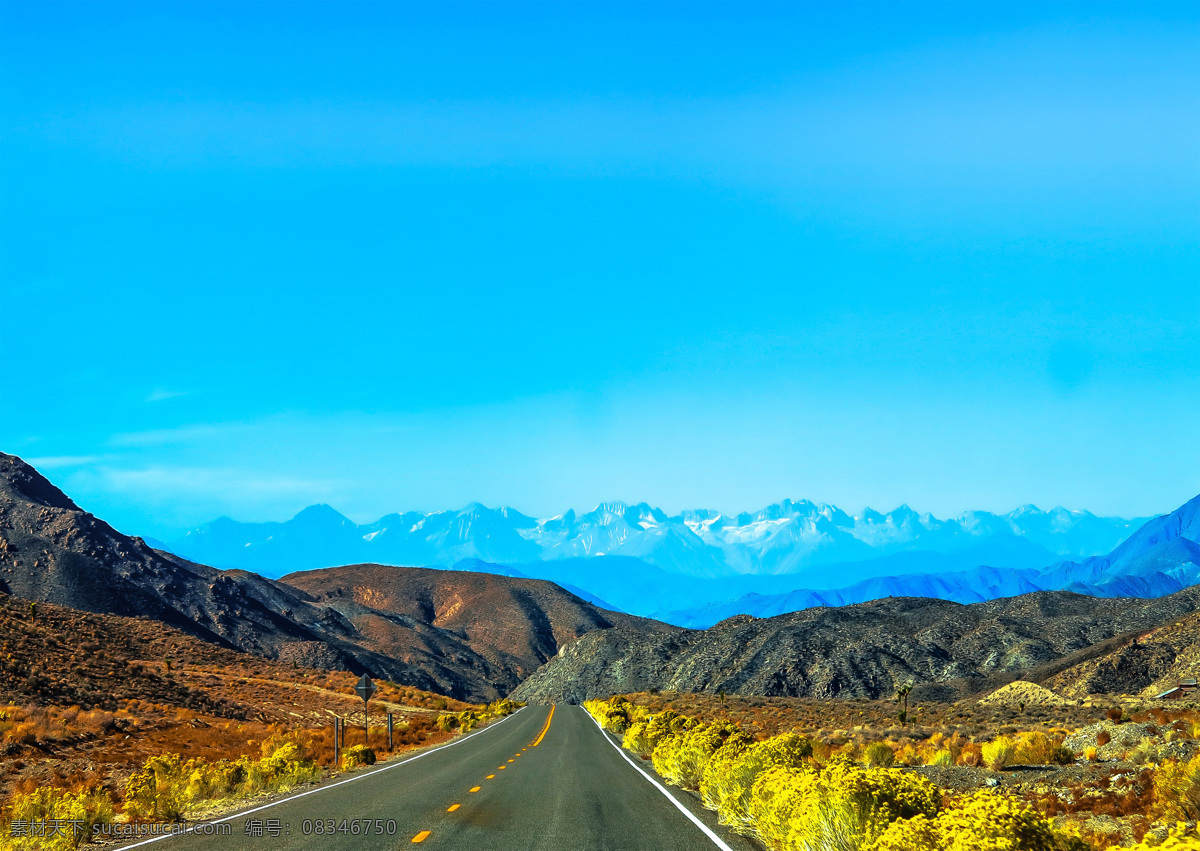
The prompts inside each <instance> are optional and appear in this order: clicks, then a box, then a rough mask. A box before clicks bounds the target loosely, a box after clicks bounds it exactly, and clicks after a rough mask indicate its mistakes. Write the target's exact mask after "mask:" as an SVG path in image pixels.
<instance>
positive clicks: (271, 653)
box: [0, 453, 639, 701]
mask: <svg viewBox="0 0 1200 851" xmlns="http://www.w3.org/2000/svg"><path fill="white" fill-rule="evenodd" d="M346 570H350V571H357V573H354V574H353V575H351V574H348V573H346V572H344V571H346ZM409 570H410V569H408V568H378V567H368V566H361V567H359V568H346V569H343V572H340V573H339V572H337V571H334V572H331V573H330V574H329V581H328V583H326V582H325V580H323V579H322V578H321V577H320V576H319V575H318V574H320V573H321V572H319V571H317V572H310V573H308V574H297V575H294V576H293V577H291V578H292V579H293V580H294V581H295V582H297V583H299V584H300V585H301V586H303V587H292V586H291V585H288V584H285V583H283V582H278V581H274V580H269V579H264V578H262V577H260V576H258V575H256V574H253V573H248V572H246V571H240V570H228V571H226V570H217V569H215V568H212V567H208V566H205V565H201V564H195V563H193V562H189V561H186V560H184V559H181V558H179V557H177V556H173V555H171V554H169V553H165V552H162V551H159V550H154V549H152V548H151V547H149V546H147V545H146V543H145V542H144V541H142V540H141V539H140V538H133V537H129V536H126V535H123V534H121V533H120V532H118V531H116V530H115V529H113V528H112V527H111V526H109V525H108V524H107V523H105V522H104V521H103V520H100V519H98V518H96V517H94V516H92V515H91V514H89V513H87V512H86V511H84V510H82V509H81V508H80V507H79V506H77V505H76V504H75V503H74V502H72V501H71V499H70V498H69V497H67V495H66V494H64V493H63V492H62V491H60V490H59V489H58V488H56V487H55V486H54V485H53V484H51V483H50V482H49V481H47V480H46V479H45V478H44V477H43V476H42V475H41V474H40V473H38V472H37V471H36V470H35V469H34V468H33V467H31V466H30V465H28V464H26V463H25V462H24V461H22V460H21V459H20V458H18V457H16V456H13V455H6V454H3V453H0V592H2V593H5V594H11V595H14V596H16V597H19V598H23V599H25V600H29V601H40V602H43V603H53V604H56V605H60V606H66V607H70V608H72V609H76V610H81V611H85V612H96V613H105V614H112V615H121V616H127V617H144V618H150V619H152V620H155V621H159V622H162V623H165V624H167V625H170V626H172V627H174V628H177V629H179V630H181V631H182V632H184V633H187V634H189V635H192V636H195V637H197V638H200V639H203V640H205V641H208V642H212V643H214V644H217V645H219V646H223V647H226V648H236V649H239V650H243V651H246V652H248V653H253V654H257V655H259V656H263V657H267V658H269V659H276V660H280V661H282V662H284V663H287V664H298V665H301V666H310V667H321V668H336V669H345V670H349V671H353V672H355V673H362V672H369V673H371V674H373V675H375V676H378V677H383V678H386V679H389V680H392V681H395V682H397V683H403V684H406V685H411V686H415V687H417V688H421V689H427V690H430V691H436V692H439V693H442V694H447V695H451V696H453V697H458V698H464V699H472V700H485V701H486V700H492V699H495V698H497V697H500V696H502V695H503V694H504V693H505V692H507V691H509V690H511V689H512V688H514V687H515V686H516V685H517V683H518V682H519V681H520V679H521V677H522V676H523V675H524V674H525V673H527V672H530V671H533V670H534V669H535V668H537V667H538V665H540V664H541V663H542V662H544V661H545V660H546V659H547V658H549V657H550V656H551V655H553V654H554V653H555V652H556V651H557V649H558V646H559V643H560V642H562V641H564V640H571V639H574V638H576V637H578V636H579V635H582V634H583V633H584V632H586V631H588V630H590V629H605V628H607V627H609V626H612V625H613V624H615V623H620V624H623V625H625V626H626V627H628V628H633V629H636V628H637V627H636V626H635V624H637V623H638V622H639V621H638V619H636V618H631V617H628V616H621V615H615V614H613V613H611V612H606V611H604V610H601V609H598V608H596V607H594V606H592V605H591V604H590V603H587V602H585V601H583V600H580V599H578V598H576V597H574V596H573V595H571V594H569V593H568V592H566V591H563V590H562V589H561V588H559V587H558V586H556V585H554V584H552V583H549V582H544V581H540V580H524V579H512V578H508V577H499V576H481V575H476V574H466V573H461V572H449V571H432V570H419V569H411V570H412V572H413V576H414V577H415V578H413V579H412V580H411V581H409V580H408V579H406V578H405V577H406V575H407V572H408V571H409ZM351 580H353V582H359V581H362V582H363V583H365V584H364V586H363V587H364V588H369V590H370V594H367V595H364V594H363V593H359V595H358V596H357V597H355V593H357V592H354V591H350V590H349V589H350V586H351V584H353V583H352V582H351ZM348 583H349V584H348ZM389 583H391V584H392V587H389ZM506 588H507V589H508V590H506ZM414 600H417V601H420V600H424V601H434V600H436V601H438V602H437V603H433V604H432V605H433V608H432V609H429V610H426V609H423V608H421V605H422V604H420V603H417V604H415V606H416V607H415V608H414V603H413V601H414ZM454 600H459V601H460V602H459V604H457V606H458V607H457V610H456V613H455V614H453V615H447V614H446V612H447V611H448V609H449V608H454V607H455V605H456V604H455V603H454V602H453V601H454ZM466 600H470V601H472V602H471V604H470V605H463V603H462V601H466ZM389 606H394V607H396V608H395V609H394V610H393V609H389V608H388V607H389ZM439 607H440V608H439ZM439 612H440V614H439ZM493 641H494V642H495V643H493Z"/></svg>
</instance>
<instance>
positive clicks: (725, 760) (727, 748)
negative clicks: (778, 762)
mask: <svg viewBox="0 0 1200 851" xmlns="http://www.w3.org/2000/svg"><path fill="white" fill-rule="evenodd" d="M753 744H754V739H752V738H750V737H749V736H747V735H746V734H745V733H743V732H741V731H740V730H739V731H737V732H734V733H731V734H730V736H729V737H728V738H727V739H726V740H725V744H723V745H721V747H719V748H718V749H717V751H716V752H715V753H714V754H713V755H712V757H711V758H710V759H709V760H708V762H707V763H705V765H704V770H703V771H702V773H701V775H700V800H702V801H703V802H704V806H706V807H708V808H709V809H710V810H716V809H718V808H719V806H720V802H721V799H722V798H723V796H724V795H725V794H726V782H727V778H728V775H729V772H730V770H731V768H732V766H733V763H734V762H735V761H736V760H737V759H738V758H739V757H740V756H741V755H742V754H743V753H744V752H745V751H746V749H747V748H749V747H751V746H752V745H753Z"/></svg>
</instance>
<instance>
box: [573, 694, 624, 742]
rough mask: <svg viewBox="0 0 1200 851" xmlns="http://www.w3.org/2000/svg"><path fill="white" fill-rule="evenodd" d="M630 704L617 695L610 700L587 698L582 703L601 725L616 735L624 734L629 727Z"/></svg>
mask: <svg viewBox="0 0 1200 851" xmlns="http://www.w3.org/2000/svg"><path fill="white" fill-rule="evenodd" d="M630 706H632V704H630V703H629V702H628V701H627V700H625V698H623V697H621V696H619V695H618V696H617V697H614V698H612V699H611V700H587V701H584V703H583V708H584V709H586V710H587V711H588V712H590V713H591V715H592V717H593V718H595V719H596V721H598V722H599V723H600V726H601V727H603V728H604V729H605V730H608V731H609V732H610V733H616V734H617V735H618V736H624V735H625V731H626V730H628V729H629V720H630V719H629V707H630Z"/></svg>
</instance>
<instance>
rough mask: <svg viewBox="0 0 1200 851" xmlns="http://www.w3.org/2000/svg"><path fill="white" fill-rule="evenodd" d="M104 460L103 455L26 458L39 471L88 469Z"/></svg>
mask: <svg viewBox="0 0 1200 851" xmlns="http://www.w3.org/2000/svg"><path fill="white" fill-rule="evenodd" d="M103 459H104V456H103V455H43V456H41V457H38V458H26V459H25V461H26V462H27V463H29V464H32V465H33V466H34V468H36V469H38V470H63V469H66V468H69V467H86V466H88V465H89V464H95V463H96V462H97V461H101V460H103Z"/></svg>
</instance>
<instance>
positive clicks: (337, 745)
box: [333, 715, 342, 771]
mask: <svg viewBox="0 0 1200 851" xmlns="http://www.w3.org/2000/svg"><path fill="white" fill-rule="evenodd" d="M341 764H342V719H341V718H339V717H338V716H336V715H334V716H333V768H334V770H335V771H336V770H337V767H338V766H339V765H341Z"/></svg>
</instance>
